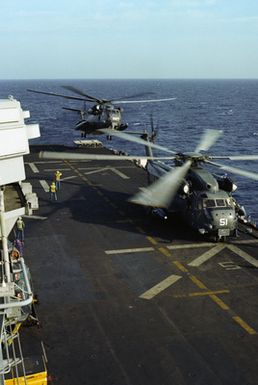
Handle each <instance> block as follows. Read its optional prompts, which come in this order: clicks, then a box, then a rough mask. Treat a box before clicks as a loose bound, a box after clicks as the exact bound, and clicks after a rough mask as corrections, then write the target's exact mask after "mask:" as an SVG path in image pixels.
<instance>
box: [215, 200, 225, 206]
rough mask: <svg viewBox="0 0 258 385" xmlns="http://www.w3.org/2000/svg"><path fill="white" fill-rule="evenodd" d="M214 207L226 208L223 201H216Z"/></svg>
mask: <svg viewBox="0 0 258 385" xmlns="http://www.w3.org/2000/svg"><path fill="white" fill-rule="evenodd" d="M216 206H218V207H225V206H226V202H225V199H216Z"/></svg>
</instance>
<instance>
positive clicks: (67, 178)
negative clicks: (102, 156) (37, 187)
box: [61, 175, 78, 181]
mask: <svg viewBox="0 0 258 385" xmlns="http://www.w3.org/2000/svg"><path fill="white" fill-rule="evenodd" d="M74 178H78V176H77V175H71V176H66V177H64V178H62V179H61V181H63V180H70V179H74Z"/></svg>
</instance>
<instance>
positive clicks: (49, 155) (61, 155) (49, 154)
mask: <svg viewBox="0 0 258 385" xmlns="http://www.w3.org/2000/svg"><path fill="white" fill-rule="evenodd" d="M39 158H40V159H63V160H141V159H146V160H158V159H174V157H173V156H165V157H152V156H145V155H143V156H141V155H109V154H86V153H85V154H83V153H72V152H55V151H41V152H40V153H39Z"/></svg>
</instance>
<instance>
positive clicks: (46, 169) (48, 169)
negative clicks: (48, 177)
mask: <svg viewBox="0 0 258 385" xmlns="http://www.w3.org/2000/svg"><path fill="white" fill-rule="evenodd" d="M58 170H59V171H71V169H70V168H61V167H58ZM44 171H50V172H51V171H52V172H55V171H56V167H55V168H45V169H44Z"/></svg>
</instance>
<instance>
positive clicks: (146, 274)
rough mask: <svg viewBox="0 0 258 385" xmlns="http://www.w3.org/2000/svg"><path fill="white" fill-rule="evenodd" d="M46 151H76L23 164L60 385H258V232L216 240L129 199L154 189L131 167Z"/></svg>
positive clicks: (36, 275)
mask: <svg viewBox="0 0 258 385" xmlns="http://www.w3.org/2000/svg"><path fill="white" fill-rule="evenodd" d="M43 149H47V150H50V151H51V150H53V151H67V150H68V151H75V149H74V148H65V147H62V146H32V147H31V154H29V155H27V156H26V157H25V161H26V175H27V180H28V181H29V182H30V183H31V184H32V186H33V191H34V192H35V193H37V195H38V198H39V205H40V209H39V210H38V211H37V212H34V215H32V216H30V217H27V218H26V217H25V218H24V221H25V224H26V228H25V253H26V260H27V262H28V265H29V266H30V270H31V274H32V279H33V284H34V291H35V292H36V294H37V295H38V299H39V305H38V306H37V313H38V316H39V319H40V324H41V327H42V329H41V331H40V333H41V338H42V339H43V341H44V345H45V349H46V354H47V357H48V366H49V373H50V375H51V376H52V379H53V383H56V384H59V385H81V384H85V385H87V384H89V385H111V384H112V385H122V384H123V385H124V384H126V385H145V384H146V385H172V384H173V385H193V384H194V385H195V384H198V385H207V384H209V385H257V383H258V365H257V363H258V362H257V354H258V296H257V292H258V269H257V267H258V252H257V250H258V231H257V230H256V229H255V228H253V227H250V226H247V225H246V224H241V223H240V224H239V232H238V238H231V239H230V240H228V241H227V242H225V243H224V242H219V243H215V242H212V241H211V240H209V239H207V238H203V237H202V236H201V235H198V234H196V233H195V232H193V231H192V230H191V229H190V228H188V227H187V226H186V225H184V224H183V223H182V222H181V221H180V219H179V218H177V217H176V216H175V217H174V218H170V219H168V220H167V221H162V220H161V219H158V218H153V217H152V216H150V215H149V213H148V212H147V210H146V209H144V208H143V207H141V206H138V205H134V204H132V203H129V202H128V201H127V200H128V198H129V197H130V196H131V195H133V194H135V193H136V192H137V191H138V188H139V187H144V186H146V185H147V178H146V172H145V171H144V170H143V169H142V168H140V167H137V166H136V165H135V164H134V163H133V162H130V161H119V162H118V161H67V160H60V161H57V160H42V159H39V157H38V152H39V151H41V150H43ZM77 151H81V152H83V151H87V152H98V153H108V152H109V151H108V150H107V149H105V148H98V149H87V150H84V149H77ZM56 170H59V171H60V172H61V173H62V178H61V189H60V191H58V192H57V201H55V200H51V199H50V193H49V185H50V183H51V182H52V181H53V178H54V173H55V171H56ZM256 290H257V292H256ZM36 333H37V331H35V334H36ZM25 338H26V333H25Z"/></svg>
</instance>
